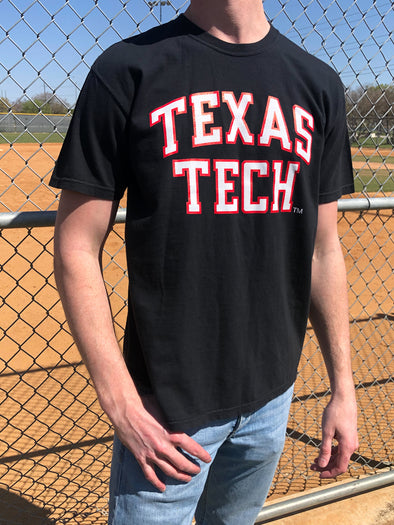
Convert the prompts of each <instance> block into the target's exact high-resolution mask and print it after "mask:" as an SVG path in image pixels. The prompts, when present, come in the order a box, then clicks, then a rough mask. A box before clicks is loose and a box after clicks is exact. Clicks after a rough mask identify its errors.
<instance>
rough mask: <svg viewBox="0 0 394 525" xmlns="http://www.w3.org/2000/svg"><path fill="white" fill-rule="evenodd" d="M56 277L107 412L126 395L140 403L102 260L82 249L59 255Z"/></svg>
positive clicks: (69, 321) (78, 340)
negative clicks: (118, 333) (118, 332)
mask: <svg viewBox="0 0 394 525" xmlns="http://www.w3.org/2000/svg"><path fill="white" fill-rule="evenodd" d="M55 277H56V283H57V286H58V290H59V293H60V296H61V300H62V304H63V308H64V311H65V313H66V318H67V321H68V324H69V326H70V330H71V332H72V334H73V337H74V340H75V342H76V344H77V347H78V349H79V351H80V353H81V355H82V359H83V361H84V363H85V364H86V366H87V368H88V371H89V374H90V376H91V378H92V380H93V383H94V386H95V388H96V391H97V395H98V398H99V401H100V403H101V405H102V406H103V408H104V410H105V411H106V412H107V413H110V414H112V413H113V411H114V410H115V409H116V408H115V407H116V406H117V405H118V400H117V399H116V397H117V396H121V395H122V392H127V393H128V396H132V395H133V394H134V395H135V401H138V400H139V396H137V395H136V390H135V388H134V385H133V382H132V380H131V377H130V375H129V373H128V371H127V369H126V365H125V363H124V360H123V356H122V353H121V351H120V348H119V345H118V342H117V339H116V335H115V331H114V327H113V321H112V314H111V309H110V305H109V301H108V296H107V293H106V289H105V284H104V281H103V277H102V273H101V268H100V264H99V260H98V258H97V257H96V256H95V255H94V254H93V253H89V252H85V251H78V250H75V251H67V253H58V254H57V255H56V256H55Z"/></svg>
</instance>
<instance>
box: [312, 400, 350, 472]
mask: <svg viewBox="0 0 394 525" xmlns="http://www.w3.org/2000/svg"><path fill="white" fill-rule="evenodd" d="M322 434H323V435H322V443H321V446H320V454H319V457H318V458H316V459H315V462H314V463H313V464H312V465H311V470H314V471H315V472H320V477H321V478H322V479H326V478H335V477H336V476H339V474H343V473H344V472H346V470H347V468H348V466H349V461H350V457H351V455H352V454H353V452H354V451H355V450H356V449H357V447H358V438H357V407H356V403H355V400H354V395H353V393H352V395H351V396H350V399H346V398H344V399H338V398H336V397H335V396H333V397H332V398H331V401H330V402H329V403H328V405H327V407H326V409H325V410H324V412H323V421H322ZM334 439H335V440H336V441H337V445H335V446H334V445H333V440H334Z"/></svg>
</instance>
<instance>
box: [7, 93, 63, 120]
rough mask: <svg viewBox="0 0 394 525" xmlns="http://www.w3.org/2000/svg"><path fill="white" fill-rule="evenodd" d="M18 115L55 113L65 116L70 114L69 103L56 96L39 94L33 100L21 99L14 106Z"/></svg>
mask: <svg viewBox="0 0 394 525" xmlns="http://www.w3.org/2000/svg"><path fill="white" fill-rule="evenodd" d="M13 109H14V111H15V112H16V113H39V112H41V113H45V114H50V113H55V114H61V115H64V114H66V113H68V111H69V108H68V105H67V102H65V101H63V100H61V99H60V98H59V97H58V96H56V95H50V94H48V93H39V94H37V95H34V96H33V97H31V98H25V99H19V100H17V101H16V102H15V104H14V105H13Z"/></svg>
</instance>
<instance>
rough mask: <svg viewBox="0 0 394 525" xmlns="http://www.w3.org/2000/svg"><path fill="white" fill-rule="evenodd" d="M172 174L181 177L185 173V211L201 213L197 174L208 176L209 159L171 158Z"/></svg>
mask: <svg viewBox="0 0 394 525" xmlns="http://www.w3.org/2000/svg"><path fill="white" fill-rule="evenodd" d="M172 174H173V176H174V177H182V176H184V175H186V178H187V195H188V200H187V203H186V213H188V214H199V213H201V202H200V190H199V184H198V176H199V175H202V176H203V177H209V175H210V162H209V159H187V160H173V162H172Z"/></svg>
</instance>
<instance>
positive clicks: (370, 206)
mask: <svg viewBox="0 0 394 525" xmlns="http://www.w3.org/2000/svg"><path fill="white" fill-rule="evenodd" d="M387 209H394V197H374V198H369V197H365V198H359V199H340V200H339V201H338V211H339V212H343V211H368V210H387ZM55 221H56V211H21V212H10V213H0V229H7V228H10V229H11V228H36V227H51V226H54V225H55ZM125 221H126V209H125V208H120V209H119V210H118V212H117V214H116V218H115V223H124V222H125Z"/></svg>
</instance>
